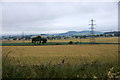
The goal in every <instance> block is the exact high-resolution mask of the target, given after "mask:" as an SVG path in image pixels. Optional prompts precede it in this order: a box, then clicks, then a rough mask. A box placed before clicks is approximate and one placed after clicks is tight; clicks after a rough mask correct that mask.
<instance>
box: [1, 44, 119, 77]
mask: <svg viewBox="0 0 120 80" xmlns="http://www.w3.org/2000/svg"><path fill="white" fill-rule="evenodd" d="M2 50H3V52H2V55H3V78H6V77H7V78H10V77H13V78H103V79H104V78H120V69H119V67H118V45H117V44H109V45H106V44H96V45H95V44H94V45H93V44H91V45H90V44H87V45H45V46H3V47H2Z"/></svg>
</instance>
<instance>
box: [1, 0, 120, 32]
mask: <svg viewBox="0 0 120 80" xmlns="http://www.w3.org/2000/svg"><path fill="white" fill-rule="evenodd" d="M91 19H94V20H95V23H96V26H94V27H95V30H96V31H116V30H118V3H117V2H4V3H2V33H3V34H22V33H23V32H24V33H25V34H39V33H43V34H46V33H48V34H49V33H50V34H51V33H64V32H67V31H83V30H90V26H89V23H90V20H91Z"/></svg>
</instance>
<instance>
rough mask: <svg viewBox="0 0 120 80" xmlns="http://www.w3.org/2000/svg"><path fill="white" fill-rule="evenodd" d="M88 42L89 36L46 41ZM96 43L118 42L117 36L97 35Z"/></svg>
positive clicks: (7, 41) (6, 41) (5, 41)
mask: <svg viewBox="0 0 120 80" xmlns="http://www.w3.org/2000/svg"><path fill="white" fill-rule="evenodd" d="M69 41H73V42H90V39H89V38H86V39H61V40H48V42H69ZM2 42H3V43H21V42H30V43H31V40H3V41H2ZM96 42H98V43H118V37H98V38H96Z"/></svg>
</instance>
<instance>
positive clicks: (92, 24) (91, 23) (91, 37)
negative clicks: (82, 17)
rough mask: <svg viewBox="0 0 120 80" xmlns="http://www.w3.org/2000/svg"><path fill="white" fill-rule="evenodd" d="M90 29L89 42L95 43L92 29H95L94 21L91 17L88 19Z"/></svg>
mask: <svg viewBox="0 0 120 80" xmlns="http://www.w3.org/2000/svg"><path fill="white" fill-rule="evenodd" d="M89 25H90V29H91V31H90V43H95V42H96V41H95V31H94V29H95V25H96V24H95V21H94V20H93V19H91V20H90V24H89Z"/></svg>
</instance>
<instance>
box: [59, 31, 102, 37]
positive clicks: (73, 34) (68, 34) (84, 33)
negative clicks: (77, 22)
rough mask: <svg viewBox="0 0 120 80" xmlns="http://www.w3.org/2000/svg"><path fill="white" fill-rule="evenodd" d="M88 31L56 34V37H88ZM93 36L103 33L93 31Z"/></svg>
mask: <svg viewBox="0 0 120 80" xmlns="http://www.w3.org/2000/svg"><path fill="white" fill-rule="evenodd" d="M89 34H90V31H68V32H66V33H60V34H57V35H58V36H78V35H89ZM95 34H103V32H99V31H95Z"/></svg>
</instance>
